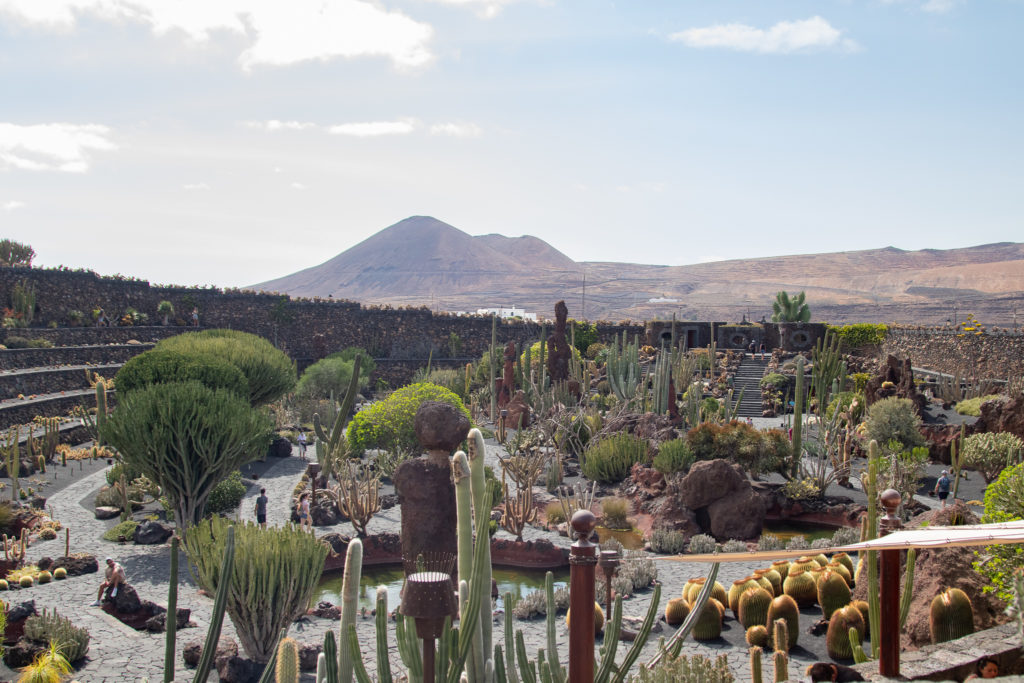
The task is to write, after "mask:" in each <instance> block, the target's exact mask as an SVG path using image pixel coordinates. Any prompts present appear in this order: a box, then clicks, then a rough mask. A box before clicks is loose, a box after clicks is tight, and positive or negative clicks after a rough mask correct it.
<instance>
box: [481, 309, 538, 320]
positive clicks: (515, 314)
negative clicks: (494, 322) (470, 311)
mask: <svg viewBox="0 0 1024 683" xmlns="http://www.w3.org/2000/svg"><path fill="white" fill-rule="evenodd" d="M476 313H477V315H496V316H498V317H499V318H522V319H523V320H531V321H533V322H536V321H537V314H536V313H527V312H526V311H525V310H523V309H522V308H516V307H515V306H508V307H504V306H503V307H500V308H478V309H476Z"/></svg>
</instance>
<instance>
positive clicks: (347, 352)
mask: <svg viewBox="0 0 1024 683" xmlns="http://www.w3.org/2000/svg"><path fill="white" fill-rule="evenodd" d="M356 356H359V357H360V359H361V360H360V361H359V376H360V377H365V378H366V383H365V384H360V386H363V387H366V386H369V385H370V374H371V373H372V372H373V371H374V370H376V369H377V364H376V363H374V362H373V356H371V355H370V354H369V353H368V352H367V351H366V349H364V348H362V347H359V346H348V347H346V348H344V349H342V350H341V351H335V352H334V353H332V354H330V355H329V356H327V358H340V359H342V360H347V361H353V360H355V359H356Z"/></svg>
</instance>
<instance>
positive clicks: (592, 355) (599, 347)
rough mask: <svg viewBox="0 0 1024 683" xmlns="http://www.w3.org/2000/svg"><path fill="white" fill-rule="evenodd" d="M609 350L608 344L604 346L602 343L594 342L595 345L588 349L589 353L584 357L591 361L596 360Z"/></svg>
mask: <svg viewBox="0 0 1024 683" xmlns="http://www.w3.org/2000/svg"><path fill="white" fill-rule="evenodd" d="M607 350H608V345H607V344H602V343H601V342H594V343H593V344H591V345H590V346H588V347H587V351H586V353H585V354H584V355H585V356H586V357H587V358H589V359H590V360H596V359H597V357H598V355H600V354H601V352H602V351H607Z"/></svg>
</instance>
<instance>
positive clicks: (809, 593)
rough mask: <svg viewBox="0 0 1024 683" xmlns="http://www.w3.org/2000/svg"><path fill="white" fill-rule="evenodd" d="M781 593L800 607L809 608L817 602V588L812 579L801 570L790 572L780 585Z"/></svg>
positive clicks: (807, 573)
mask: <svg viewBox="0 0 1024 683" xmlns="http://www.w3.org/2000/svg"><path fill="white" fill-rule="evenodd" d="M782 592H783V593H785V594H786V595H788V596H790V597H791V598H793V599H794V600H796V602H797V604H798V605H800V606H801V607H809V606H811V605H813V604H814V603H816V602H817V601H818V587H817V586H816V585H815V583H814V578H813V577H812V576H811V574H810V573H809V572H806V571H803V570H802V569H793V570H790V572H789V575H788V576H786V580H785V581H784V582H783V583H782Z"/></svg>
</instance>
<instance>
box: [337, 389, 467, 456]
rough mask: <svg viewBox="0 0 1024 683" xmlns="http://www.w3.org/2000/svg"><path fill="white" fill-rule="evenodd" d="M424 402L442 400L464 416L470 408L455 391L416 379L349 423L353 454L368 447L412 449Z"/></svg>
mask: <svg viewBox="0 0 1024 683" xmlns="http://www.w3.org/2000/svg"><path fill="white" fill-rule="evenodd" d="M426 401H443V402H444V403H448V404H450V405H453V406H455V407H456V408H458V409H459V410H460V411H461V412H462V413H463V414H464V415H465V416H466V417H467V418H470V415H469V411H468V410H466V406H464V405H463V404H462V401H461V400H460V399H459V397H458V396H456V395H455V394H454V393H452V392H451V391H449V390H448V389H445V388H444V387H439V386H437V385H436V384H429V383H426V382H418V383H416V384H410V385H409V386H406V387H402V388H401V389H399V390H398V391H395V392H394V393H392V394H391V395H390V396H388V397H387V398H386V399H384V400H383V401H377V402H376V403H373V404H371V405H370V406H368V407H366V408H363V409H362V410H360V411H359V412H358V413H356V414H355V416H354V417H353V418H352V421H351V422H349V424H348V433H347V436H348V443H349V445H350V446H351V447H352V449H353V451H354V452H356V453H362V452H363V451H365V450H366V449H367V448H384V449H393V448H398V449H400V450H404V451H406V452H411V451H413V450H415V449H417V448H418V447H419V445H418V442H417V440H416V431H415V429H414V425H413V421H414V420H415V418H416V411H417V410H418V409H419V407H420V405H421V404H422V403H424V402H426Z"/></svg>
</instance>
